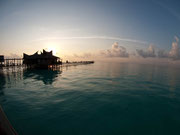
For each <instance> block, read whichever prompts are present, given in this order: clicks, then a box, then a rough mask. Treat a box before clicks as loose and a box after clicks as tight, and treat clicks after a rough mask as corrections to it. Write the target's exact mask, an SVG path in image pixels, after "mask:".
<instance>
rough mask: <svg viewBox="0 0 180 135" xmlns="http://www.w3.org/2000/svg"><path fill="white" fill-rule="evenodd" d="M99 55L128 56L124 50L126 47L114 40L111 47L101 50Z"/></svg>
mask: <svg viewBox="0 0 180 135" xmlns="http://www.w3.org/2000/svg"><path fill="white" fill-rule="evenodd" d="M101 55H102V56H106V57H129V53H128V52H127V51H126V48H125V47H123V46H119V45H118V42H115V43H114V44H113V45H112V47H111V49H108V50H104V51H101Z"/></svg>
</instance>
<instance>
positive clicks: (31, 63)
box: [23, 49, 62, 68]
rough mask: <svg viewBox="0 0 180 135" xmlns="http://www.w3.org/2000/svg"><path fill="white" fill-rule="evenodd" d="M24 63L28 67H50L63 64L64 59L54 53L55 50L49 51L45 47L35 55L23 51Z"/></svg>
mask: <svg viewBox="0 0 180 135" xmlns="http://www.w3.org/2000/svg"><path fill="white" fill-rule="evenodd" d="M23 64H25V65H26V66H27V67H28V68H49V67H53V66H57V65H61V64H62V60H61V59H60V58H59V57H57V56H54V55H53V52H52V51H50V52H47V51H45V50H44V49H43V52H41V53H40V54H38V52H36V53H34V54H33V55H27V54H25V53H23Z"/></svg>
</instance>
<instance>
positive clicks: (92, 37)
mask: <svg viewBox="0 0 180 135" xmlns="http://www.w3.org/2000/svg"><path fill="white" fill-rule="evenodd" d="M73 39H104V40H116V41H125V42H133V43H139V44H145V45H146V44H148V42H146V41H141V40H135V39H129V38H120V37H109V36H86V37H81V36H80V37H45V38H41V39H36V40H33V42H36V41H44V40H73Z"/></svg>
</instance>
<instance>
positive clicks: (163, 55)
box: [157, 49, 169, 58]
mask: <svg viewBox="0 0 180 135" xmlns="http://www.w3.org/2000/svg"><path fill="white" fill-rule="evenodd" d="M157 57H159V58H168V57H169V53H168V52H167V51H165V50H164V49H160V50H158V52H157Z"/></svg>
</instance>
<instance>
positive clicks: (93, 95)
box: [0, 62, 180, 135]
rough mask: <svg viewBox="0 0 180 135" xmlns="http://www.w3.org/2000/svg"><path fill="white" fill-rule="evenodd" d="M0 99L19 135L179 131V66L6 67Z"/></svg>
mask: <svg viewBox="0 0 180 135" xmlns="http://www.w3.org/2000/svg"><path fill="white" fill-rule="evenodd" d="M0 103H1V105H2V107H3V109H4V111H5V112H6V114H7V116H8V119H9V120H10V122H11V123H12V125H13V126H14V128H15V129H16V131H17V132H18V133H19V134H20V135H120V134H122V135H123V134H124V135H170V134H173V135H179V134H180V68H179V67H176V66H171V65H168V66H167V65H166V66H160V65H145V64H129V63H98V62H97V63H95V64H89V65H79V66H69V67H63V68H61V70H56V71H48V70H26V69H23V68H18V69H17V68H15V69H13V68H11V69H4V70H1V71H0Z"/></svg>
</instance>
